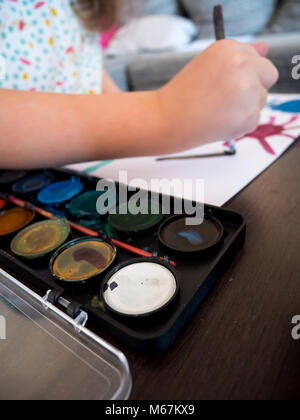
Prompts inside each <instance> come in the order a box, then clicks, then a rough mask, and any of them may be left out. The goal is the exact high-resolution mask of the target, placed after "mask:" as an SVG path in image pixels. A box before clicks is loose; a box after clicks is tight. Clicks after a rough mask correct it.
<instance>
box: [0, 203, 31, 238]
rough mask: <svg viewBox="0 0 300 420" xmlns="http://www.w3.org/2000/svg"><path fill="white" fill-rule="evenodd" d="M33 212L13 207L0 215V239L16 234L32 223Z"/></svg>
mask: <svg viewBox="0 0 300 420" xmlns="http://www.w3.org/2000/svg"><path fill="white" fill-rule="evenodd" d="M34 217H35V213H34V211H32V210H30V209H26V208H19V207H15V208H12V209H9V210H4V211H2V212H1V213H0V238H4V237H6V236H8V235H12V234H15V233H17V232H18V231H19V230H21V229H23V228H25V227H26V226H27V225H29V223H31V222H32V221H33V219H34Z"/></svg>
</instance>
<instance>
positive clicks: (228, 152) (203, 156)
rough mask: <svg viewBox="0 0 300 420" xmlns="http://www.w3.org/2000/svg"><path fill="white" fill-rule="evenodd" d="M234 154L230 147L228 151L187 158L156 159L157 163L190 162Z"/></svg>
mask: <svg viewBox="0 0 300 420" xmlns="http://www.w3.org/2000/svg"><path fill="white" fill-rule="evenodd" d="M235 154H236V150H235V148H234V149H233V150H232V149H231V147H230V148H229V149H228V150H224V151H223V152H217V153H206V154H205V153H204V154H203V155H189V156H171V157H161V158H157V159H156V161H157V162H166V161H168V160H192V159H204V158H214V157H221V156H234V155H235Z"/></svg>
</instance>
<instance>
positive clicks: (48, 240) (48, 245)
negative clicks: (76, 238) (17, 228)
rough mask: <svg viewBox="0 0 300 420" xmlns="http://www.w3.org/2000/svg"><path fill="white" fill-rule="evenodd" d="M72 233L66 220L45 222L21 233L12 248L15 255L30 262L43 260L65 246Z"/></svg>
mask: <svg viewBox="0 0 300 420" xmlns="http://www.w3.org/2000/svg"><path fill="white" fill-rule="evenodd" d="M70 232H71V229H70V226H69V224H68V223H67V221H66V220H64V219H56V220H45V221H43V222H39V223H34V224H33V225H30V226H29V227H27V228H26V229H23V230H22V231H21V232H19V233H18V234H17V235H16V236H15V237H14V239H13V240H12V242H11V246H10V248H11V251H12V252H13V253H14V254H15V255H18V256H19V257H22V258H25V259H28V260H35V259H38V258H43V257H45V256H47V255H49V254H51V253H53V252H54V251H55V250H57V249H58V248H59V247H60V246H61V245H63V244H64V243H65V242H66V240H67V239H68V237H69V235H70Z"/></svg>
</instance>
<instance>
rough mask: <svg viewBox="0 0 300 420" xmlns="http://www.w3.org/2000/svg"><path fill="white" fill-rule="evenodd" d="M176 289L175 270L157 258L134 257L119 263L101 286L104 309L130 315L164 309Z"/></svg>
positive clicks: (174, 295)
mask: <svg viewBox="0 0 300 420" xmlns="http://www.w3.org/2000/svg"><path fill="white" fill-rule="evenodd" d="M178 292H179V277H178V274H177V273H176V271H175V270H174V269H173V268H172V267H171V266H170V265H169V264H167V263H166V262H162V261H160V260H158V259H157V258H138V259H135V260H132V261H127V262H126V263H123V264H121V265H119V266H118V267H116V268H114V269H113V270H112V271H111V272H110V273H109V274H108V275H107V276H106V278H105V280H104V283H103V285H102V289H101V295H102V296H103V299H104V303H105V306H106V308H107V309H108V310H110V311H111V312H113V313H115V314H116V315H119V316H123V317H131V318H138V317H148V316H152V315H155V314H156V313H158V312H160V311H162V310H165V309H167V308H168V307H169V305H170V304H171V303H172V302H173V301H174V300H175V298H176V296H177V294H178Z"/></svg>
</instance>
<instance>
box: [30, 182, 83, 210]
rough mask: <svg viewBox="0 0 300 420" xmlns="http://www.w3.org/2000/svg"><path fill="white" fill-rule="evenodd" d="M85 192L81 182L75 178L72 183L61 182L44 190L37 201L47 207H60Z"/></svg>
mask: <svg viewBox="0 0 300 420" xmlns="http://www.w3.org/2000/svg"><path fill="white" fill-rule="evenodd" d="M82 190H83V184H82V183H81V181H79V180H76V179H75V178H74V179H72V180H70V181H60V182H56V183H54V184H51V185H49V186H48V187H46V188H44V189H42V190H41V191H40V192H39V194H38V196H37V199H38V201H39V202H40V203H42V204H45V205H60V204H62V203H65V202H67V201H70V200H71V199H72V198H74V197H75V196H76V195H78V194H79V193H81V191H82Z"/></svg>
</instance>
